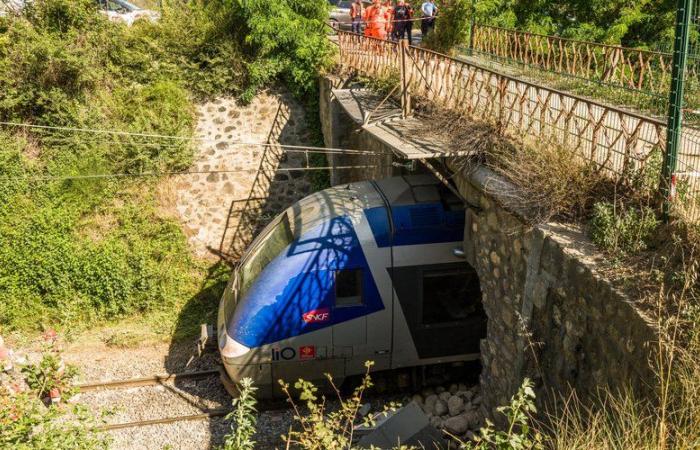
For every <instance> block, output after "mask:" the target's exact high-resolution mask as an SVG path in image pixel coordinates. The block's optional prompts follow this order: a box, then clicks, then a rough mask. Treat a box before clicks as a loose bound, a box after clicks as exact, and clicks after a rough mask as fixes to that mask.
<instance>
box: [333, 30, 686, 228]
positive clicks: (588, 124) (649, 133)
mask: <svg viewBox="0 0 700 450" xmlns="http://www.w3.org/2000/svg"><path fill="white" fill-rule="evenodd" d="M338 38H339V44H340V49H341V62H342V64H344V65H346V66H348V67H352V68H353V69H355V70H357V71H359V72H361V73H363V74H365V75H368V76H371V77H384V76H386V75H387V74H390V73H397V72H398V71H399V62H400V52H401V51H402V50H401V47H400V46H399V45H397V44H396V43H393V42H389V41H381V40H378V39H373V38H368V37H363V36H359V35H354V34H352V33H346V32H339V33H338ZM406 51H407V56H408V67H407V68H406V70H405V74H406V77H407V80H406V85H407V86H408V88H409V89H410V90H411V94H412V95H417V96H420V97H423V98H426V99H427V100H429V101H431V102H434V103H435V104H438V105H440V106H442V107H444V108H447V109H450V110H453V111H456V112H459V113H463V114H465V115H466V116H468V117H473V118H475V119H477V120H485V121H490V122H493V123H494V124H496V127H497V129H498V130H499V131H500V132H502V133H509V134H513V135H519V136H522V137H523V138H529V139H531V140H536V141H538V142H547V143H550V144H553V145H560V146H564V147H566V148H568V149H571V150H572V151H574V152H576V154H577V155H579V156H580V157H581V158H584V159H585V160H587V161H591V162H593V163H595V164H596V165H597V167H598V168H599V170H601V171H604V172H606V173H607V174H609V175H610V176H611V177H613V178H615V179H618V180H620V181H623V182H630V183H631V182H633V180H638V179H640V178H643V179H646V180H649V179H652V180H655V181H656V180H658V179H659V173H660V161H661V159H662V157H663V154H664V152H665V147H666V124H665V122H663V121H661V120H658V119H655V118H651V117H647V116H644V115H642V114H639V113H636V112H633V111H628V110H623V109H621V108H616V107H613V106H609V105H605V104H603V103H599V102H595V101H592V100H590V99H587V98H584V97H580V96H576V95H572V94H569V93H566V92H562V91H558V90H555V89H552V88H548V87H545V86H541V85H538V84H535V83H532V82H529V81H524V80H521V79H518V78H515V77H512V76H509V75H504V74H502V73H499V72H497V71H495V70H493V69H489V68H485V67H482V66H480V65H477V64H473V63H469V62H465V61H462V60H458V59H455V58H451V57H449V56H447V55H443V54H440V53H437V52H433V51H430V50H427V49H423V48H417V47H408V48H407V50H406ZM699 158H700V132H698V131H697V130H686V132H685V134H684V136H683V143H682V149H681V152H680V154H679V160H680V162H681V164H680V165H681V166H682V167H684V168H686V170H685V172H684V180H686V181H685V183H686V184H685V185H686V190H685V202H686V205H685V210H686V211H687V212H688V213H689V214H690V215H691V216H692V217H693V218H698V217H700V205H698V204H697V203H698V201H697V199H699V198H700V182H698V181H699V180H698V175H700V161H699V160H698V159H699Z"/></svg>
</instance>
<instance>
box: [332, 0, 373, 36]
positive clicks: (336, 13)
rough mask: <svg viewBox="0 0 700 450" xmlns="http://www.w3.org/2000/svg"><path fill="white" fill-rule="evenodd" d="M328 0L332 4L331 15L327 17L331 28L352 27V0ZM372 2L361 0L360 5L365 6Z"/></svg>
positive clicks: (344, 28) (345, 28)
mask: <svg viewBox="0 0 700 450" xmlns="http://www.w3.org/2000/svg"><path fill="white" fill-rule="evenodd" d="M328 2H329V3H330V4H331V5H333V9H331V15H330V19H329V24H330V26H332V27H333V28H335V29H336V30H337V29H342V30H349V29H351V28H352V17H350V7H351V6H352V1H350V0H328ZM371 4H372V2H371V1H369V0H363V1H362V5H363V6H364V7H365V8H367V7H368V6H370V5H371Z"/></svg>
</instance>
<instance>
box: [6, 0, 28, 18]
mask: <svg viewBox="0 0 700 450" xmlns="http://www.w3.org/2000/svg"><path fill="white" fill-rule="evenodd" d="M25 4H26V2H25V1H24V0H0V17H3V16H7V15H17V14H20V13H21V12H22V10H23V9H24V6H25Z"/></svg>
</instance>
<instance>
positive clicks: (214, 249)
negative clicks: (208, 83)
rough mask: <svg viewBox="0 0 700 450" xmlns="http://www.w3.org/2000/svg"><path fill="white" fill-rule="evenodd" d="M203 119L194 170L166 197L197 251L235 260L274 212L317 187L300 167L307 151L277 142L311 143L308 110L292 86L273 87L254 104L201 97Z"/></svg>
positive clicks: (170, 184) (169, 186)
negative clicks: (285, 87) (284, 88)
mask: <svg viewBox="0 0 700 450" xmlns="http://www.w3.org/2000/svg"><path fill="white" fill-rule="evenodd" d="M197 118H198V123H197V130H196V133H197V137H198V139H199V140H198V141H197V147H196V149H195V160H194V163H193V164H192V167H191V168H190V171H191V172H194V173H193V174H189V175H183V176H179V177H177V178H174V179H172V180H168V181H167V182H165V183H164V185H163V186H162V189H161V190H162V191H163V193H164V195H162V197H163V199H164V200H163V203H167V204H166V205H165V206H166V207H168V208H169V209H171V210H173V211H174V213H175V215H177V217H178V218H179V219H180V221H181V223H182V226H183V229H184V231H185V233H186V234H187V236H188V239H189V242H190V245H191V246H192V249H193V251H194V253H195V254H196V255H197V256H198V257H205V258H217V257H219V256H225V257H229V258H231V259H236V258H237V257H239V256H240V255H241V253H242V252H243V251H244V250H245V248H246V247H247V245H248V244H249V243H250V241H251V240H252V239H253V237H254V236H255V234H256V233H257V232H258V230H259V229H260V228H261V227H262V226H264V225H265V224H266V223H267V222H268V221H269V220H270V219H271V218H272V217H273V216H274V215H275V214H277V213H279V212H281V211H282V210H284V209H285V208H287V207H288V206H290V205H291V204H293V203H294V202H296V201H297V200H299V199H300V198H302V197H304V196H305V195H308V194H309V193H310V192H311V182H310V176H309V174H310V172H308V171H304V170H293V169H302V168H304V167H305V166H306V157H305V155H304V154H303V153H299V152H292V151H287V150H286V149H285V148H282V147H279V146H277V145H276V144H288V145H308V144H309V143H310V142H311V139H312V138H311V132H310V129H309V127H308V125H307V122H306V111H305V110H304V108H303V107H302V106H301V105H300V104H299V102H297V101H296V100H295V99H294V98H293V97H292V95H291V94H290V93H288V92H286V91H282V90H271V91H265V92H261V93H260V94H259V95H258V96H256V97H255V99H253V101H252V102H251V103H250V104H248V105H241V104H239V103H238V102H237V101H236V100H235V99H234V98H219V99H216V100H214V101H211V102H208V103H205V104H202V105H200V106H199V107H198V110H197ZM244 143H255V144H258V143H271V144H273V145H272V146H262V145H244ZM198 172H201V173H198ZM166 200H167V202H166Z"/></svg>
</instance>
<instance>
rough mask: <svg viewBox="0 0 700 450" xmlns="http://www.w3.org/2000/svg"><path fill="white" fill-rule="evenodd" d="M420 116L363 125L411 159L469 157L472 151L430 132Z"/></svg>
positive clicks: (396, 150)
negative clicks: (459, 148)
mask: <svg viewBox="0 0 700 450" xmlns="http://www.w3.org/2000/svg"><path fill="white" fill-rule="evenodd" d="M423 120H425V119H422V118H420V117H409V118H406V119H401V118H395V119H390V120H385V121H382V122H376V123H371V124H369V125H365V126H363V127H362V128H363V129H364V130H366V131H367V132H369V133H372V134H373V135H374V136H375V137H376V138H377V139H379V140H380V141H382V142H383V143H385V144H386V145H388V146H390V147H391V148H392V149H393V150H394V153H396V154H397V155H398V156H399V157H401V158H403V159H407V160H416V159H429V158H442V157H452V156H468V155H470V154H471V153H472V150H470V149H469V148H465V149H463V150H458V151H455V150H450V148H454V147H455V146H454V145H453V143H452V142H449V141H448V139H446V138H445V136H444V135H441V134H439V133H430V134H427V133H425V132H424V130H425V129H426V126H425V123H423Z"/></svg>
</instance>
